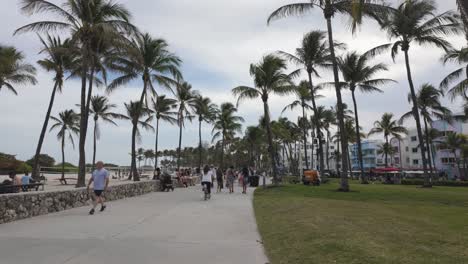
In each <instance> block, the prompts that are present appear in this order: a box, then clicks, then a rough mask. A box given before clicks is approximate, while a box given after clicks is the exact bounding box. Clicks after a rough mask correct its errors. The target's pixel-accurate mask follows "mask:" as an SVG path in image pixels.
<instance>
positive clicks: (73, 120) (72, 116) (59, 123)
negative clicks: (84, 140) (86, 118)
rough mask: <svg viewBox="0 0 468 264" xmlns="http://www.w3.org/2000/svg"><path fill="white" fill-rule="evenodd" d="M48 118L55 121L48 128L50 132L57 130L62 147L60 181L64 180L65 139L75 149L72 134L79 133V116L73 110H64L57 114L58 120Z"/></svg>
mask: <svg viewBox="0 0 468 264" xmlns="http://www.w3.org/2000/svg"><path fill="white" fill-rule="evenodd" d="M50 118H51V119H52V120H53V121H55V123H54V124H53V125H52V126H51V127H50V131H52V130H54V129H59V132H58V133H57V138H58V139H59V140H60V141H61V146H62V180H65V138H67V137H68V139H69V140H70V142H71V143H72V146H73V148H75V143H74V141H73V134H75V135H78V133H79V131H80V129H79V127H78V123H79V120H80V116H79V114H77V113H75V112H74V111H73V110H65V111H63V112H60V113H59V117H58V118H57V117H54V116H51V117H50Z"/></svg>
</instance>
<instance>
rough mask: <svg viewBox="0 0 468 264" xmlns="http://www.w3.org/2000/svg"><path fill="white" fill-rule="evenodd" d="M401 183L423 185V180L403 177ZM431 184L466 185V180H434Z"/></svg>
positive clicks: (467, 184) (467, 185)
mask: <svg viewBox="0 0 468 264" xmlns="http://www.w3.org/2000/svg"><path fill="white" fill-rule="evenodd" d="M401 184H402V185H423V184H424V180H421V179H404V180H401ZM432 185H433V186H453V187H468V181H434V182H432Z"/></svg>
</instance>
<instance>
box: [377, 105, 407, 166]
mask: <svg viewBox="0 0 468 264" xmlns="http://www.w3.org/2000/svg"><path fill="white" fill-rule="evenodd" d="M374 134H383V135H384V138H385V144H387V145H389V144H390V143H389V137H390V136H391V137H395V138H398V139H401V136H402V135H405V134H408V130H406V128H405V127H403V126H400V125H399V124H398V122H397V121H396V120H394V119H393V114H392V113H384V114H383V115H382V117H381V119H380V120H378V121H375V122H374V128H372V129H371V131H369V134H368V135H369V136H371V135H374ZM385 167H386V168H387V167H388V155H387V153H386V154H385Z"/></svg>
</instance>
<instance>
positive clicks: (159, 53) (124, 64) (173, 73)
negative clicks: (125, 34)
mask: <svg viewBox="0 0 468 264" xmlns="http://www.w3.org/2000/svg"><path fill="white" fill-rule="evenodd" d="M168 47H169V45H168V44H167V42H166V41H165V40H164V39H154V38H152V37H151V36H150V35H149V34H148V33H146V34H137V35H136V37H134V38H133V39H132V40H131V41H130V42H129V44H128V46H127V47H126V48H125V49H123V50H122V56H119V57H117V58H115V59H111V64H112V68H113V69H115V70H117V71H118V72H120V73H122V75H121V76H119V77H117V78H116V79H115V80H114V81H112V83H111V84H110V85H109V87H108V90H113V89H115V88H116V87H118V86H121V85H125V84H127V83H129V82H130V81H132V80H134V79H137V78H141V79H142V80H143V89H142V91H141V96H140V102H141V103H142V106H143V103H144V104H145V105H148V103H147V102H148V100H146V101H145V98H148V97H147V94H148V91H150V92H151V94H152V95H156V94H157V93H156V89H155V88H154V86H153V82H156V83H158V84H159V85H160V86H162V87H164V88H166V89H168V90H170V91H172V89H171V87H172V86H175V85H176V84H177V81H176V80H180V79H182V74H181V73H180V71H179V67H180V64H181V60H180V59H179V57H177V56H176V55H175V54H173V53H171V52H170V51H169V50H168Z"/></svg>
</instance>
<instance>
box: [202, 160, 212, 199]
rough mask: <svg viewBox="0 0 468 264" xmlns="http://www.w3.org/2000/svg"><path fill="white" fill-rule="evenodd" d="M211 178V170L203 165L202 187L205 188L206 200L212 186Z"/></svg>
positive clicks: (209, 195)
mask: <svg viewBox="0 0 468 264" xmlns="http://www.w3.org/2000/svg"><path fill="white" fill-rule="evenodd" d="M213 178H214V175H213V170H210V167H209V166H208V165H205V167H203V175H202V186H204V188H207V191H208V198H210V197H211V186H212V185H213Z"/></svg>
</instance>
